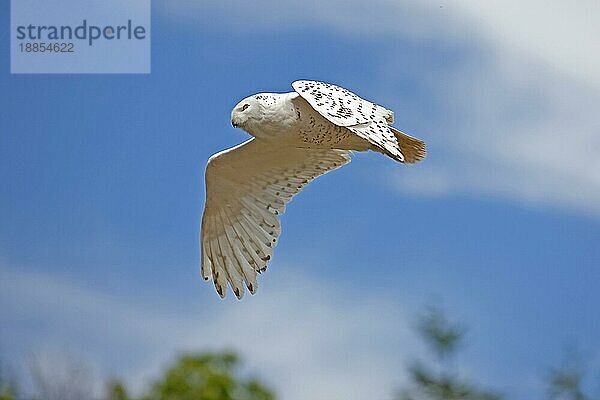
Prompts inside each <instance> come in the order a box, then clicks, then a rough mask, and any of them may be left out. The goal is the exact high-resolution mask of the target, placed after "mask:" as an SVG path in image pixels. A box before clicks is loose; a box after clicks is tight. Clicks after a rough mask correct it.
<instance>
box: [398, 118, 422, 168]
mask: <svg viewBox="0 0 600 400" xmlns="http://www.w3.org/2000/svg"><path fill="white" fill-rule="evenodd" d="M390 129H391V131H392V132H393V133H394V136H396V139H397V140H398V144H399V145H400V151H401V152H402V155H404V162H405V163H408V164H412V163H416V162H417V161H421V160H422V159H424V158H425V156H426V155H427V149H426V145H425V142H423V141H422V140H419V139H416V138H414V137H412V136H408V135H407V134H406V133H402V132H400V131H399V130H398V129H396V128H394V127H393V126H390Z"/></svg>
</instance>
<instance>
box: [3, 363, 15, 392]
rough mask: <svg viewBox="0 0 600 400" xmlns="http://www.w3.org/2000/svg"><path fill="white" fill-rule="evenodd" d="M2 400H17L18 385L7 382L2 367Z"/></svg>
mask: <svg viewBox="0 0 600 400" xmlns="http://www.w3.org/2000/svg"><path fill="white" fill-rule="evenodd" d="M0 400H17V385H16V384H15V383H14V382H13V381H11V380H7V379H6V377H5V376H4V371H3V368H2V367H1V366H0Z"/></svg>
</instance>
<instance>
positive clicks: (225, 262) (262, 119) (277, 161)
mask: <svg viewBox="0 0 600 400" xmlns="http://www.w3.org/2000/svg"><path fill="white" fill-rule="evenodd" d="M292 87H293V88H294V92H290V93H259V94H256V95H253V96H250V97H247V98H245V99H243V100H242V101H240V102H239V103H238V104H237V105H236V106H235V107H234V109H233V111H232V113H231V123H232V125H233V126H234V127H239V128H242V129H243V130H245V131H246V132H248V133H249V134H250V135H252V136H253V138H252V139H250V140H248V141H246V142H244V143H242V144H240V145H238V146H235V147H233V148H231V149H227V150H224V151H221V152H219V153H217V154H215V155H213V156H212V157H210V159H209V160H208V164H207V166H206V204H205V207H204V213H203V215H202V227H201V241H200V247H201V263H202V276H203V278H204V279H205V280H209V279H210V278H211V277H212V279H213V282H214V285H215V288H216V290H217V292H218V293H219V295H220V296H221V297H225V293H226V289H227V285H228V284H229V285H230V286H231V288H232V290H233V292H234V294H235V295H236V297H237V298H238V299H240V298H241V297H242V296H243V295H244V292H245V288H248V290H249V291H250V293H252V294H254V293H255V292H256V290H257V288H258V283H257V274H258V273H261V272H263V271H265V270H266V268H267V264H268V262H269V261H270V260H271V258H272V257H273V248H274V247H275V245H276V244H277V241H278V239H279V234H280V233H281V223H280V220H279V216H280V215H281V214H283V212H284V211H285V205H286V204H287V203H288V202H289V201H290V200H291V199H292V197H293V196H294V195H295V194H296V193H298V192H299V191H300V190H301V189H302V188H303V187H304V186H305V185H307V184H308V183H310V182H311V181H312V180H313V179H315V178H316V177H318V176H320V175H323V174H325V173H327V172H329V171H332V170H334V169H336V168H339V167H341V166H342V165H344V164H346V163H348V162H350V151H351V150H356V151H365V150H374V151H377V152H380V153H383V154H386V155H388V156H389V157H391V158H393V159H394V160H397V161H399V162H403V163H414V162H416V161H419V160H421V159H423V158H424V157H425V154H426V150H425V143H424V142H422V141H420V140H418V139H415V138H412V137H410V136H408V135H406V134H404V133H402V132H400V131H398V130H397V129H395V128H394V127H392V126H390V125H389V124H391V123H392V122H393V121H394V113H393V112H392V111H390V110H388V109H386V108H384V107H382V106H380V105H377V104H374V103H371V102H369V101H367V100H364V99H362V98H360V97H359V96H357V95H356V94H354V93H352V92H350V91H348V90H346V89H344V88H341V87H339V86H335V85H332V84H328V83H323V82H317V81H307V80H301V81H296V82H294V83H293V84H292Z"/></svg>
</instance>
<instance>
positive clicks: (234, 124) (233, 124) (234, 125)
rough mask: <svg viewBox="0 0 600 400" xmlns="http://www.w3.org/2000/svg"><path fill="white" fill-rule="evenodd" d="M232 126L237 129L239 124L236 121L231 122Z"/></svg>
mask: <svg viewBox="0 0 600 400" xmlns="http://www.w3.org/2000/svg"><path fill="white" fill-rule="evenodd" d="M231 126H233V127H234V128H237V127H238V124H236V123H235V121H234V120H231Z"/></svg>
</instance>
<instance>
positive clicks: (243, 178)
mask: <svg viewBox="0 0 600 400" xmlns="http://www.w3.org/2000/svg"><path fill="white" fill-rule="evenodd" d="M349 161H350V157H349V152H347V151H344V150H308V149H298V148H290V147H285V146H278V145H276V144H272V143H269V142H265V141H260V140H258V139H250V140H248V141H246V142H244V143H242V144H241V145H239V146H236V147H234V148H232V149H229V150H226V151H223V152H220V153H217V154H215V155H214V156H212V157H211V158H210V159H209V162H208V165H207V167H206V206H205V208H204V213H203V216H202V228H201V243H200V246H201V252H202V254H201V262H202V268H201V270H202V276H203V278H204V279H206V280H208V279H210V278H211V277H212V279H213V282H214V285H215V288H216V290H217V292H218V293H219V295H220V296H221V297H224V296H225V294H226V289H227V285H229V286H230V287H231V288H232V290H233V292H234V293H235V295H236V297H237V298H241V297H242V296H243V295H244V290H245V287H246V288H248V290H249V291H250V292H251V293H252V294H254V293H255V292H256V289H257V288H258V284H257V280H256V274H257V273H260V272H262V271H264V270H265V269H266V267H267V264H268V262H269V261H270V260H271V259H272V257H273V249H274V247H275V246H276V245H277V242H278V239H279V234H280V233H281V222H280V221H279V216H280V215H281V214H283V213H284V212H285V206H286V203H287V202H289V201H290V200H291V199H292V197H293V196H294V195H295V194H296V193H298V192H299V191H300V190H301V189H302V188H303V187H304V186H305V185H307V184H308V183H310V182H311V181H312V180H313V179H315V178H316V177H317V176H319V175H322V174H324V173H327V172H329V171H331V170H334V169H336V168H339V167H341V166H342V165H344V164H346V163H347V162H349Z"/></svg>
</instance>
